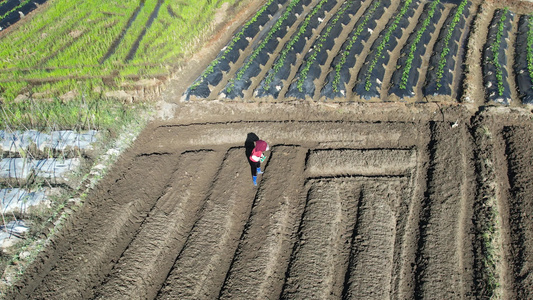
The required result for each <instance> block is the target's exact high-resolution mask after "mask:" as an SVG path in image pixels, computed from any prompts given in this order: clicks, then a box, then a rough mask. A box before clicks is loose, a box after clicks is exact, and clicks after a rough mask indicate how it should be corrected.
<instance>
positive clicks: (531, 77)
mask: <svg viewBox="0 0 533 300" xmlns="http://www.w3.org/2000/svg"><path fill="white" fill-rule="evenodd" d="M514 71H515V75H516V83H517V87H518V93H519V97H520V99H521V100H522V103H524V104H529V105H531V104H533V15H523V16H521V17H520V19H519V21H518V33H517V38H516V47H515V65H514Z"/></svg>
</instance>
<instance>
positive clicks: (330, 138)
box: [10, 117, 533, 299]
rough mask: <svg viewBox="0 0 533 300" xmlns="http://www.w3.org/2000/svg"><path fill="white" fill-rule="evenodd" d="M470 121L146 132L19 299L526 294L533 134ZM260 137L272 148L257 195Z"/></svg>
mask: <svg viewBox="0 0 533 300" xmlns="http://www.w3.org/2000/svg"><path fill="white" fill-rule="evenodd" d="M476 120H477V121H476V122H474V124H472V125H469V124H468V123H459V124H458V125H454V126H451V125H453V124H450V123H448V122H439V121H431V122H421V123H410V122H375V123H373V122H364V123H359V122H347V121H346V122H338V121H333V122H331V121H320V122H305V121H300V122H292V123H291V130H287V129H285V130H282V129H281V128H286V124H285V123H284V122H276V121H269V122H236V123H231V122H230V123H220V124H209V123H207V124H186V125H172V124H167V125H164V126H152V127H151V128H149V129H147V130H146V131H145V132H144V133H143V134H142V135H141V137H140V138H139V140H138V141H137V143H136V144H135V145H134V146H133V148H132V149H131V150H130V151H128V153H126V154H125V155H124V156H123V158H122V159H121V160H120V162H119V163H118V164H117V165H116V166H115V168H114V169H113V171H112V172H111V173H110V175H109V176H108V177H107V178H106V179H105V180H104V182H102V183H101V185H100V186H99V187H98V189H97V190H96V191H95V192H94V194H93V195H92V196H90V197H89V200H88V202H87V203H86V205H85V206H84V207H83V209H82V210H81V211H79V212H78V213H76V214H75V216H74V218H73V219H72V221H71V222H72V223H70V224H69V225H68V226H66V227H65V229H64V230H63V231H62V234H61V235H59V236H57V237H56V238H55V242H54V243H53V244H51V245H50V248H49V249H48V250H46V251H45V252H43V253H42V254H41V258H40V259H38V260H36V262H35V263H34V268H31V269H30V270H29V271H28V272H27V273H26V275H25V277H24V279H23V281H22V282H21V284H20V285H19V286H18V288H17V289H15V291H14V292H13V294H11V295H10V296H12V297H13V298H15V299H16V298H32V299H44V298H47V299H50V298H66V297H75V298H77V299H94V298H97V299H109V298H113V299H131V298H138V297H140V298H146V299H169V298H180V299H236V298H250V297H251V298H262V299H309V298H320V299H368V298H369V297H376V296H377V297H379V298H385V299H407V298H423V299H444V298H446V299H457V298H468V297H482V296H483V295H493V294H495V293H499V294H503V295H506V296H508V297H510V298H514V297H518V298H520V297H522V296H525V295H528V294H530V293H531V292H532V290H531V287H532V285H531V281H530V278H528V277H527V276H524V274H528V273H529V272H530V270H529V266H527V265H526V264H524V262H525V261H527V260H528V258H529V257H531V253H530V250H531V249H529V248H530V247H531V237H530V236H528V234H529V233H528V231H527V229H526V228H527V226H528V224H527V222H528V220H527V218H526V217H525V216H527V214H528V212H529V213H531V212H530V210H531V203H530V202H531V201H529V200H528V199H531V197H530V195H531V194H532V193H533V191H531V189H530V185H528V182H530V180H529V179H528V178H529V177H531V175H530V174H531V170H529V166H531V155H529V154H528V153H529V152H528V149H529V148H530V147H528V146H527V145H528V144H529V142H531V139H532V138H533V135H532V134H531V132H533V131H531V130H530V129H531V124H530V122H529V123H524V124H522V125H520V123H521V122H522V121H523V120H522V121H520V122H518V121H516V122H515V121H513V122H494V120H492V119H491V120H489V118H487V120H484V119H483V118H482V117H478V118H476ZM498 124H500V125H498ZM501 124H504V125H501ZM250 132H258V133H262V136H264V138H265V139H267V140H268V141H269V143H270V144H271V146H272V147H271V151H270V152H269V155H268V157H267V161H266V162H265V163H264V166H263V167H264V171H265V173H264V174H263V175H261V176H262V177H261V178H260V182H259V184H258V187H254V186H253V185H252V182H251V174H250V166H249V165H248V163H247V158H246V154H245V153H246V149H245V147H244V145H245V140H246V136H247V134H248V133H250ZM311 133H313V134H311ZM476 153H484V154H483V155H480V156H476V155H475V154H476ZM487 165H491V166H493V167H492V168H487V167H486V166H487ZM484 166H485V167H484ZM488 187H494V188H495V190H494V189H493V190H491V189H489V188H488ZM505 187H509V188H505ZM491 193H492V194H491ZM478 195H485V196H487V197H485V196H483V197H478ZM489 195H490V197H493V198H494V199H495V201H493V203H492V204H491V205H492V206H490V207H491V208H492V209H494V210H495V211H496V212H497V214H496V216H497V218H498V219H499V220H500V221H499V222H498V223H497V225H494V224H493V223H491V222H493V221H494V219H493V218H489V217H487V215H484V214H483V211H482V210H477V209H474V208H475V207H476V206H484V207H489V205H488V204H483V203H484V201H486V199H488V198H489V197H488V196H489ZM491 224H492V225H491ZM494 232H497V233H498V234H499V236H500V238H499V239H490V240H484V238H485V237H487V236H488V235H491V234H492V233H494ZM489 246H490V247H492V248H490V247H489ZM487 247H489V248H487ZM491 249H492V250H491ZM498 249H499V250H498ZM494 257H497V258H498V259H496V260H495V261H496V262H497V263H494V264H487V263H486V262H487V261H488V260H489V259H492V258H494ZM494 280H496V281H495V282H496V283H497V284H495V285H491V284H492V283H494Z"/></svg>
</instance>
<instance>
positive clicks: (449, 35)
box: [436, 0, 468, 90]
mask: <svg viewBox="0 0 533 300" xmlns="http://www.w3.org/2000/svg"><path fill="white" fill-rule="evenodd" d="M466 4H468V0H463V1H461V3H460V4H459V6H458V7H457V10H456V11H455V15H454V16H453V19H452V22H451V24H450V26H449V27H448V33H447V34H446V36H445V37H444V45H443V49H442V52H441V53H440V58H439V64H438V67H437V79H436V80H437V90H438V89H439V88H440V87H442V83H441V82H440V81H441V79H442V77H443V76H444V66H446V56H447V55H448V53H449V52H450V47H449V46H448V45H449V43H450V39H451V38H452V35H453V31H454V29H455V26H457V24H458V23H459V21H460V20H461V17H462V15H463V11H464V9H465V7H466Z"/></svg>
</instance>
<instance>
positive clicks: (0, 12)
mask: <svg viewBox="0 0 533 300" xmlns="http://www.w3.org/2000/svg"><path fill="white" fill-rule="evenodd" d="M30 1H31V0H22V1H20V0H11V1H4V2H5V3H2V4H1V6H0V23H1V22H2V20H4V19H5V18H6V17H7V16H9V15H10V14H11V13H14V12H17V11H18V10H20V9H21V8H22V7H23V6H24V5H26V4H28V3H30Z"/></svg>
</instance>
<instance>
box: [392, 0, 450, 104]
mask: <svg viewBox="0 0 533 300" xmlns="http://www.w3.org/2000/svg"><path fill="white" fill-rule="evenodd" d="M443 10H444V5H442V4H441V3H440V0H436V1H433V2H430V3H427V4H426V5H425V7H424V11H423V12H422V15H421V16H420V17H419V21H418V24H417V25H416V27H415V29H414V30H413V32H412V33H411V35H410V36H409V38H408V39H407V43H406V44H405V46H404V47H403V48H402V50H401V53H400V58H399V59H398V62H397V65H396V71H394V73H393V76H392V83H391V88H390V90H389V93H390V94H396V95H397V96H399V97H401V98H404V97H412V96H414V94H415V92H414V87H415V86H416V84H417V82H418V78H419V71H418V69H419V68H420V66H421V64H422V56H423V55H424V53H425V52H426V47H427V45H428V43H429V40H430V39H431V34H432V33H433V31H434V30H435V27H436V24H437V22H438V20H439V19H440V18H441V15H442V11H443Z"/></svg>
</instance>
